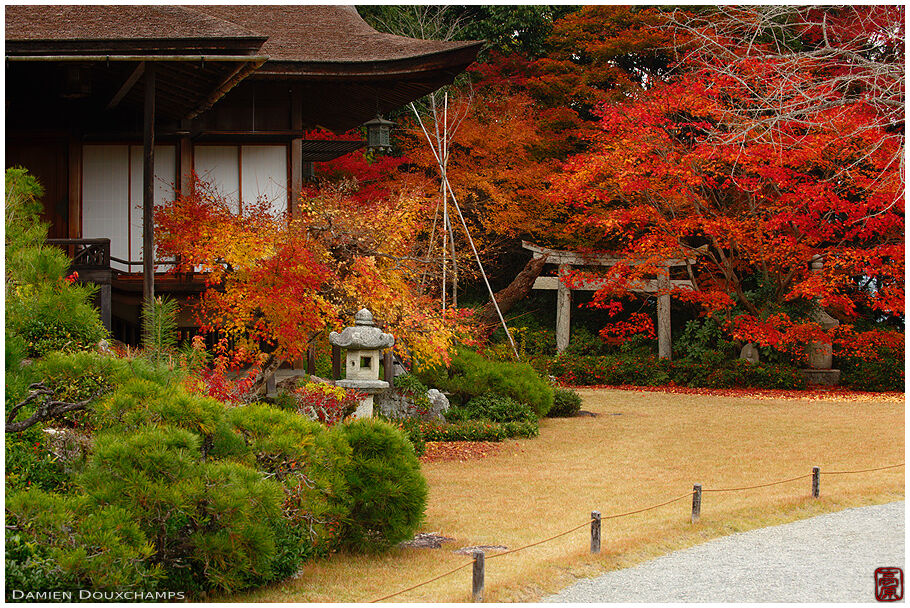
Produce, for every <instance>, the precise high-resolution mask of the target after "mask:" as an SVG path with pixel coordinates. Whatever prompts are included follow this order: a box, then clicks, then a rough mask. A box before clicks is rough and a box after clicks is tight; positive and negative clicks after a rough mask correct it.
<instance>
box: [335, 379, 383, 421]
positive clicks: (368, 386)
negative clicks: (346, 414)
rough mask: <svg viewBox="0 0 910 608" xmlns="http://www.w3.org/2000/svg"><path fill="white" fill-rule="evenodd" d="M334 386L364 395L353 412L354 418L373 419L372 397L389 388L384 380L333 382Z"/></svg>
mask: <svg viewBox="0 0 910 608" xmlns="http://www.w3.org/2000/svg"><path fill="white" fill-rule="evenodd" d="M335 386H340V387H342V388H350V389H353V390H355V391H358V392H361V393H366V396H365V397H364V398H363V399H361V400H360V405H358V406H357V409H356V410H354V418H372V417H373V395H375V394H376V393H379V392H382V391H384V390H386V389H387V388H389V383H388V382H386V381H385V380H351V379H345V380H335Z"/></svg>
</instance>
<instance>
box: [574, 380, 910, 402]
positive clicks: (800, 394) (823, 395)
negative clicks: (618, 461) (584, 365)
mask: <svg viewBox="0 0 910 608" xmlns="http://www.w3.org/2000/svg"><path fill="white" fill-rule="evenodd" d="M569 388H574V389H612V390H623V391H640V392H650V393H676V394H683V395H711V396H715V397H741V398H746V399H801V400H806V401H844V402H847V401H850V402H856V401H873V402H874V401H894V400H901V401H902V400H903V399H904V393H897V392H890V393H870V392H863V391H851V390H848V389H844V388H814V389H809V390H804V391H797V390H779V389H764V388H692V387H688V386H633V385H630V384H622V385H616V386H610V385H605V384H599V385H594V386H573V387H569Z"/></svg>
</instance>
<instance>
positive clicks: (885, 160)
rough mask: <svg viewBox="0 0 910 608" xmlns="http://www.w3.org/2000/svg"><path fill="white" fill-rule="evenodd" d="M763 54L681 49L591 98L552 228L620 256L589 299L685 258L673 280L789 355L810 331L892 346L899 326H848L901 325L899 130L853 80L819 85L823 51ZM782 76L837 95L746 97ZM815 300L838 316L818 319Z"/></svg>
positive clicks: (557, 195) (786, 82) (558, 190)
mask: <svg viewBox="0 0 910 608" xmlns="http://www.w3.org/2000/svg"><path fill="white" fill-rule="evenodd" d="M900 30H901V31H902V26H901V28H900ZM832 35H833V34H832ZM754 45H755V46H761V42H760V41H758V42H754ZM762 57H763V56H762V55H761V53H756V56H755V57H754V58H753V60H751V61H748V60H743V61H739V62H736V63H735V64H731V65H727V66H725V69H724V70H716V69H706V68H704V67H703V66H696V69H690V70H689V71H685V70H683V69H682V68H685V67H686V66H685V65H683V66H681V73H680V75H678V76H675V77H674V78H672V79H671V80H670V81H669V82H666V83H660V84H657V85H655V86H653V88H652V89H651V90H649V91H647V92H641V93H640V94H637V95H634V96H630V97H629V98H628V99H627V100H625V101H622V102H619V103H606V104H603V105H602V106H601V107H600V109H599V110H597V113H598V115H599V117H600V120H599V124H598V130H597V132H596V133H594V134H592V135H591V136H590V137H589V138H588V143H589V146H590V149H589V150H588V151H587V152H585V153H583V154H580V155H577V156H574V157H573V158H571V159H570V160H569V161H568V163H567V164H566V165H565V168H564V174H562V175H560V176H558V177H556V178H555V179H554V183H553V186H554V187H553V190H552V193H551V201H552V202H553V203H554V204H556V205H561V206H565V207H567V208H570V209H572V210H573V213H572V221H571V222H570V223H569V224H568V225H567V231H566V232H567V233H568V234H571V235H573V238H575V240H576V244H577V246H578V247H581V248H589V249H597V250H607V251H611V252H613V253H614V254H615V255H616V256H617V257H620V258H622V259H623V260H624V261H625V263H622V264H617V265H616V266H614V267H612V268H611V269H610V271H609V272H608V273H607V274H606V277H605V278H606V279H607V281H608V287H606V288H604V289H602V290H601V291H600V292H598V293H597V294H596V295H595V303H600V304H602V305H607V304H609V303H610V302H612V301H613V300H614V299H615V298H616V297H617V296H619V295H623V294H626V293H628V290H629V288H630V286H631V285H632V283H633V282H635V281H640V280H642V279H646V278H649V277H653V276H654V274H655V273H656V272H658V271H659V270H660V268H661V266H660V264H661V262H662V261H664V260H668V259H676V260H691V262H690V263H689V264H688V265H687V267H686V269H685V274H684V275H683V276H680V277H679V278H687V279H690V280H691V281H692V282H693V283H694V285H695V289H694V290H689V289H683V288H678V289H674V290H673V295H674V296H675V297H677V298H679V299H680V300H683V301H686V302H690V303H692V304H696V305H698V306H700V307H701V309H702V311H703V312H704V313H706V314H719V315H720V316H721V317H722V318H723V319H724V323H725V327H726V328H727V330H728V331H729V332H730V334H731V335H732V337H734V338H736V339H740V340H743V341H754V342H757V343H759V344H761V345H765V346H771V347H774V348H777V349H779V350H782V351H785V352H788V353H790V354H792V355H795V356H800V355H801V353H802V348H803V346H804V345H805V344H806V343H807V342H808V341H813V340H814V341H822V342H828V343H832V342H833V343H834V344H835V345H837V346H839V347H840V348H842V349H844V352H847V353H850V354H855V355H859V356H872V355H873V354H874V353H875V347H876V346H892V347H898V348H899V347H900V346H901V345H902V343H903V334H902V333H899V332H894V331H886V330H882V329H881V328H879V329H875V330H873V329H869V328H868V327H865V328H864V329H862V330H861V329H858V328H859V327H860V326H868V325H870V324H871V323H870V321H872V320H875V319H891V320H893V321H894V324H895V325H896V326H898V327H901V326H902V319H903V314H904V295H903V292H904V278H903V277H904V249H903V241H904V223H903V176H902V170H901V167H900V166H899V165H898V164H897V163H895V162H894V159H895V158H901V157H902V154H903V140H902V138H899V137H894V136H893V128H894V125H893V123H887V122H886V123H885V124H883V122H882V121H881V114H880V110H879V109H878V108H877V107H876V106H875V105H874V104H872V103H868V102H867V100H866V99H865V98H864V97H863V96H862V95H854V96H852V97H849V98H847V99H846V100H843V99H841V98H840V97H842V96H843V95H844V93H843V92H842V91H838V90H837V89H833V90H825V89H824V87H825V86H828V87H835V86H836V83H837V82H838V80H837V79H836V78H835V79H827V80H826V79H825V78H822V76H824V74H825V72H826V71H827V72H831V71H832V70H834V71H836V67H837V66H836V65H832V64H830V63H828V64H826V63H825V62H818V61H815V58H813V60H812V61H809V60H807V61H806V62H801V61H799V60H797V59H794V58H792V57H789V56H788V57H787V58H786V61H788V62H790V65H791V66H795V69H791V70H785V69H783V68H782V66H781V65H778V64H776V63H775V62H774V61H769V60H767V58H765V59H764V60H762ZM781 61H784V59H781ZM791 87H792V89H793V90H794V91H804V92H805V91H809V90H812V91H815V94H816V95H817V96H818V98H819V99H821V98H824V97H825V96H827V97H828V98H835V99H837V100H838V103H819V104H818V105H817V106H816V107H815V108H814V109H810V108H800V112H799V113H794V114H790V113H789V112H790V110H792V107H791V106H787V105H785V106H782V107H779V108H775V106H773V105H769V104H766V105H765V106H764V111H763V112H758V111H754V112H753V111H746V110H748V108H752V107H753V106H752V104H753V103H754V101H755V100H756V98H759V99H772V98H773V93H774V92H781V91H784V92H785V93H782V94H786V92H787V91H789V90H790V88H791ZM772 115H773V120H771V117H772ZM813 261H816V262H821V263H822V266H821V268H820V269H817V270H816V271H813V270H812V268H811V265H812V262H813ZM815 306H821V307H822V308H824V309H825V310H826V311H827V312H829V313H831V314H832V315H834V316H835V317H836V318H838V319H839V320H840V321H841V325H840V326H839V327H837V328H836V329H825V328H824V327H823V326H822V325H820V324H819V323H818V322H817V321H816V320H815V319H814V318H813V314H812V310H813V309H814V307H815Z"/></svg>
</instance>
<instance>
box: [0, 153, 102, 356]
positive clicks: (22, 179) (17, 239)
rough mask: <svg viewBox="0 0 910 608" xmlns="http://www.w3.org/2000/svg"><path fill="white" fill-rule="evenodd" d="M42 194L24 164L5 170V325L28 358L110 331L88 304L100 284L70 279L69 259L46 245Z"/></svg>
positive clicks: (90, 341) (79, 345)
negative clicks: (16, 337)
mask: <svg viewBox="0 0 910 608" xmlns="http://www.w3.org/2000/svg"><path fill="white" fill-rule="evenodd" d="M41 195H42V189H41V186H40V185H39V184H38V182H37V180H36V179H35V178H34V177H33V176H31V175H28V172H27V171H26V170H25V169H22V168H12V169H7V170H6V220H5V225H6V328H7V332H8V333H11V334H14V335H17V336H19V337H20V338H22V340H23V342H24V344H25V346H26V353H27V355H28V356H29V357H40V356H43V355H44V354H46V353H48V352H50V351H54V350H80V349H86V348H90V347H92V346H94V345H95V344H97V343H98V341H100V340H101V339H103V338H104V337H106V336H107V331H106V330H105V328H104V325H103V324H102V323H101V319H100V317H99V316H98V313H97V312H96V311H95V309H94V308H93V307H92V305H91V304H90V303H89V302H90V300H91V298H92V297H93V295H94V292H95V288H94V287H92V286H88V285H80V284H78V283H76V282H75V281H73V280H66V279H65V277H67V275H68V274H69V265H70V260H69V258H67V257H66V254H65V253H63V251H61V250H60V249H57V248H55V247H51V246H48V245H45V244H44V241H45V239H46V238H47V226H46V225H44V224H42V223H41V221H40V212H41V204H40V203H39V202H38V199H39V198H40V197H41Z"/></svg>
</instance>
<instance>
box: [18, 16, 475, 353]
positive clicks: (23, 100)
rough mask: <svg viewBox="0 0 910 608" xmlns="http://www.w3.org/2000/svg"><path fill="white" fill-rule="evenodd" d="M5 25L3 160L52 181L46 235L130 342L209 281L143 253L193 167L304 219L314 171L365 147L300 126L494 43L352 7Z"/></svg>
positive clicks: (371, 113)
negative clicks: (154, 214)
mask: <svg viewBox="0 0 910 608" xmlns="http://www.w3.org/2000/svg"><path fill="white" fill-rule="evenodd" d="M5 25H6V166H7V167H9V166H14V165H22V166H24V167H26V168H27V169H29V171H30V172H31V173H33V174H34V175H36V176H37V177H38V178H39V180H40V181H41V183H42V185H43V186H44V188H45V190H46V194H45V197H44V201H43V203H44V217H45V219H46V221H48V222H49V223H50V232H49V237H50V239H52V242H54V243H55V244H58V245H61V246H65V247H66V248H67V249H68V251H69V252H70V254H71V255H72V256H74V260H75V264H76V266H77V268H79V267H82V268H84V269H85V272H80V275H81V276H87V274H88V275H90V278H91V279H93V280H95V281H97V282H99V283H100V284H101V285H102V295H101V300H102V305H101V308H102V317H103V318H104V319H105V322H106V323H107V324H108V326H109V327H110V326H113V327H114V330H115V334H117V335H118V337H121V338H127V339H130V338H131V337H132V336H133V335H134V332H135V328H136V326H137V324H138V310H139V303H140V302H141V301H142V298H143V296H144V295H149V294H151V293H154V292H155V291H157V292H158V293H161V292H170V293H172V294H174V295H177V296H180V297H187V296H188V294H192V293H193V292H194V291H195V292H198V291H200V290H201V288H202V287H201V283H200V282H199V281H198V280H195V281H194V280H193V279H192V277H186V276H182V277H180V276H175V275H173V274H167V275H166V274H163V273H164V272H165V271H166V270H167V260H160V259H154V260H153V259H152V257H151V256H146V255H145V254H144V252H145V251H146V250H147V249H152V246H150V243H151V242H152V241H151V239H152V238H153V231H152V227H151V225H150V215H151V208H152V206H153V205H154V204H160V203H163V202H165V201H167V200H170V199H172V198H173V197H174V196H175V193H176V192H178V191H180V189H181V188H183V187H185V186H187V185H188V183H189V180H190V178H191V176H192V175H193V173H194V172H195V173H196V174H197V175H199V176H200V177H202V178H205V179H207V180H208V181H211V182H213V183H214V184H215V185H216V187H217V188H218V189H219V190H220V191H221V192H222V194H224V195H225V196H226V197H227V198H228V199H229V200H230V201H232V202H233V204H235V205H236V206H238V208H239V207H240V206H242V205H243V204H244V201H253V200H256V199H257V198H258V197H260V196H265V197H267V198H268V199H269V200H270V201H271V203H272V205H273V207H274V208H275V209H276V210H281V211H284V210H289V211H291V212H293V208H294V203H295V194H294V193H295V192H299V191H300V188H301V186H302V185H303V181H304V176H305V175H306V172H307V170H308V164H309V163H312V162H318V161H324V160H330V159H332V158H335V157H337V156H340V155H341V154H345V153H347V152H350V151H352V150H353V149H356V148H357V147H359V146H360V145H361V143H360V142H327V141H313V140H306V139H304V138H303V135H304V133H305V131H307V130H310V129H313V128H316V127H324V128H328V129H330V130H333V131H344V130H347V129H350V128H353V127H356V126H358V125H360V124H362V123H364V122H366V121H368V120H370V119H372V118H374V117H375V116H376V115H377V114H378V113H379V114H381V113H385V112H388V111H389V110H392V109H394V108H398V107H400V106H402V105H405V104H406V103H408V102H410V101H412V100H415V99H418V98H419V97H422V96H423V95H425V94H427V93H429V92H431V91H433V90H435V89H437V88H439V87H440V86H442V85H444V84H447V83H450V82H451V81H452V80H453V79H454V77H455V76H456V75H457V74H458V73H459V72H461V71H463V70H464V69H465V68H466V67H467V66H468V65H469V64H470V63H471V62H472V61H474V59H475V57H476V55H477V52H478V51H479V50H480V47H481V45H482V43H481V42H440V41H427V40H416V39H412V38H405V37H401V36H394V35H390V34H383V33H380V32H377V31H376V30H374V29H373V28H371V27H370V26H369V25H368V24H367V23H366V22H365V21H363V19H361V18H360V16H359V15H358V14H357V11H356V9H355V8H354V7H352V6H299V5H298V6H293V5H287V6H285V5H281V6H234V5H232V6H211V5H209V6H149V5H144V6H123V5H103V6H78V5H69V6H34V5H20V6H12V5H10V6H6V21H5ZM108 269H109V270H108Z"/></svg>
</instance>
